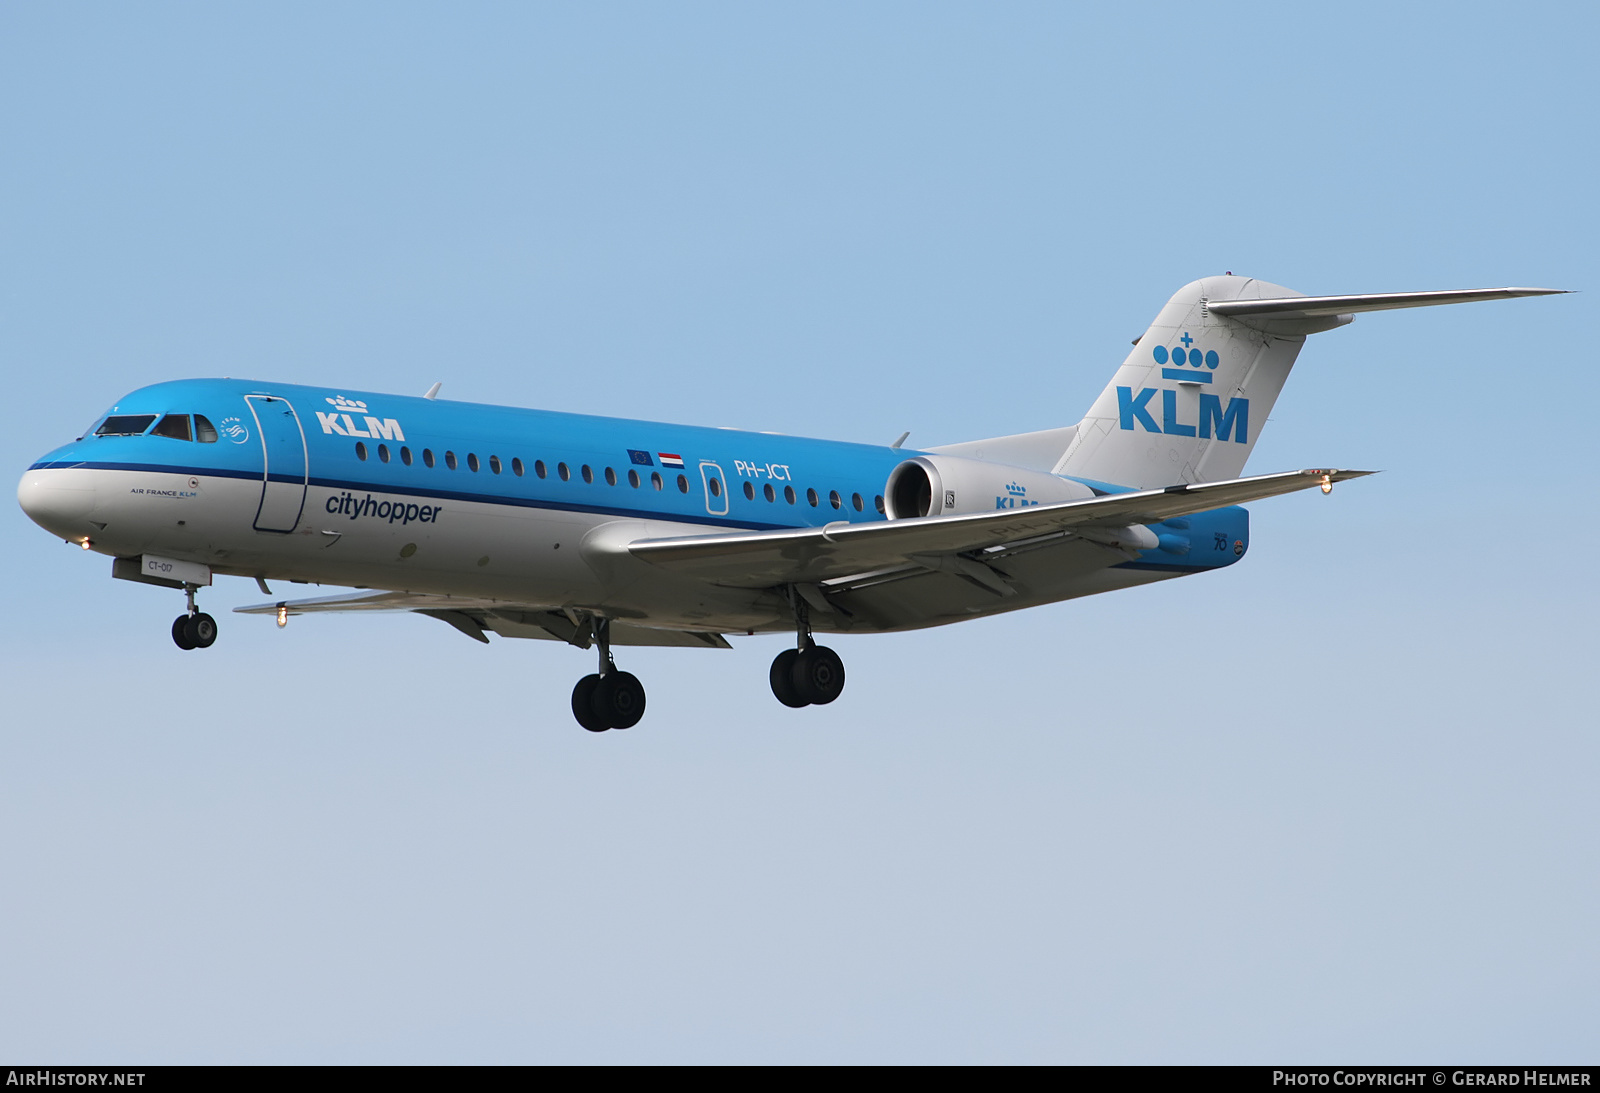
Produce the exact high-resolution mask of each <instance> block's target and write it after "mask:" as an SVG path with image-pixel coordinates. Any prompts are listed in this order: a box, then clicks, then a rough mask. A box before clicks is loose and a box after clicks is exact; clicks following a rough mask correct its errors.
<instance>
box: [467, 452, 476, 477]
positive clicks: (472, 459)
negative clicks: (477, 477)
mask: <svg viewBox="0 0 1600 1093" xmlns="http://www.w3.org/2000/svg"><path fill="white" fill-rule="evenodd" d="M467 469H468V470H469V471H471V472H472V473H473V474H477V473H478V457H477V456H476V455H474V454H473V453H471V452H468V453H467Z"/></svg>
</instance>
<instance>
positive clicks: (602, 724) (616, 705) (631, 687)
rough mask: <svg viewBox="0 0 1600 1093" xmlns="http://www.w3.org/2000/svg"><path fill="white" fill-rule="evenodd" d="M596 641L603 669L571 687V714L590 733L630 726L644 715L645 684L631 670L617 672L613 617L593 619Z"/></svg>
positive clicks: (628, 727)
mask: <svg viewBox="0 0 1600 1093" xmlns="http://www.w3.org/2000/svg"><path fill="white" fill-rule="evenodd" d="M594 643H595V646H596V647H597V648H598V649H599V652H600V671H599V672H598V673H597V674H595V675H590V676H584V677H583V678H582V679H580V680H578V685H577V686H576V687H574V688H572V716H573V717H575V718H577V719H578V724H580V725H582V726H583V727H584V728H586V729H588V730H589V731H590V732H605V731H606V730H607V729H631V728H633V727H634V726H635V725H637V724H638V723H639V719H640V718H641V717H643V716H644V684H642V683H640V682H639V677H638V676H636V675H634V674H633V673H632V672H621V671H618V670H617V665H616V662H615V661H613V660H612V659H611V620H610V619H602V618H599V617H596V618H595V619H594Z"/></svg>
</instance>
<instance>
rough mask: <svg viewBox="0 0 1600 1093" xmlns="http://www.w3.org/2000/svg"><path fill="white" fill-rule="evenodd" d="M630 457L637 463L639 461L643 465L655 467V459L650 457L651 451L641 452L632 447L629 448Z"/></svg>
mask: <svg viewBox="0 0 1600 1093" xmlns="http://www.w3.org/2000/svg"><path fill="white" fill-rule="evenodd" d="M628 458H629V459H631V460H633V461H634V462H635V463H637V464H638V465H639V466H641V467H654V466H655V465H656V464H655V460H653V459H651V458H650V453H649V452H640V451H635V450H634V449H632V448H629V449H628Z"/></svg>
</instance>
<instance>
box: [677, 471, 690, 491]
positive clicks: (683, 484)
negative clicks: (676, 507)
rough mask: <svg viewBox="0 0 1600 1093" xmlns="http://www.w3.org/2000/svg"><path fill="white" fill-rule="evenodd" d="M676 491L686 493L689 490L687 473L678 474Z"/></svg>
mask: <svg viewBox="0 0 1600 1093" xmlns="http://www.w3.org/2000/svg"><path fill="white" fill-rule="evenodd" d="M678 492H679V493H688V492H689V476H688V475H684V474H680V475H679V476H678Z"/></svg>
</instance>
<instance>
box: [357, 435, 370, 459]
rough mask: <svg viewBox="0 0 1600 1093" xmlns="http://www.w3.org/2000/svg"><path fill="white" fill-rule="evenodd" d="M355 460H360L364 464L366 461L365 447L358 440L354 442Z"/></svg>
mask: <svg viewBox="0 0 1600 1093" xmlns="http://www.w3.org/2000/svg"><path fill="white" fill-rule="evenodd" d="M356 458H357V459H359V460H361V461H362V462H363V463H364V462H366V459H367V446H366V445H365V444H364V443H362V442H361V441H359V440H358V441H356Z"/></svg>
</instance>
